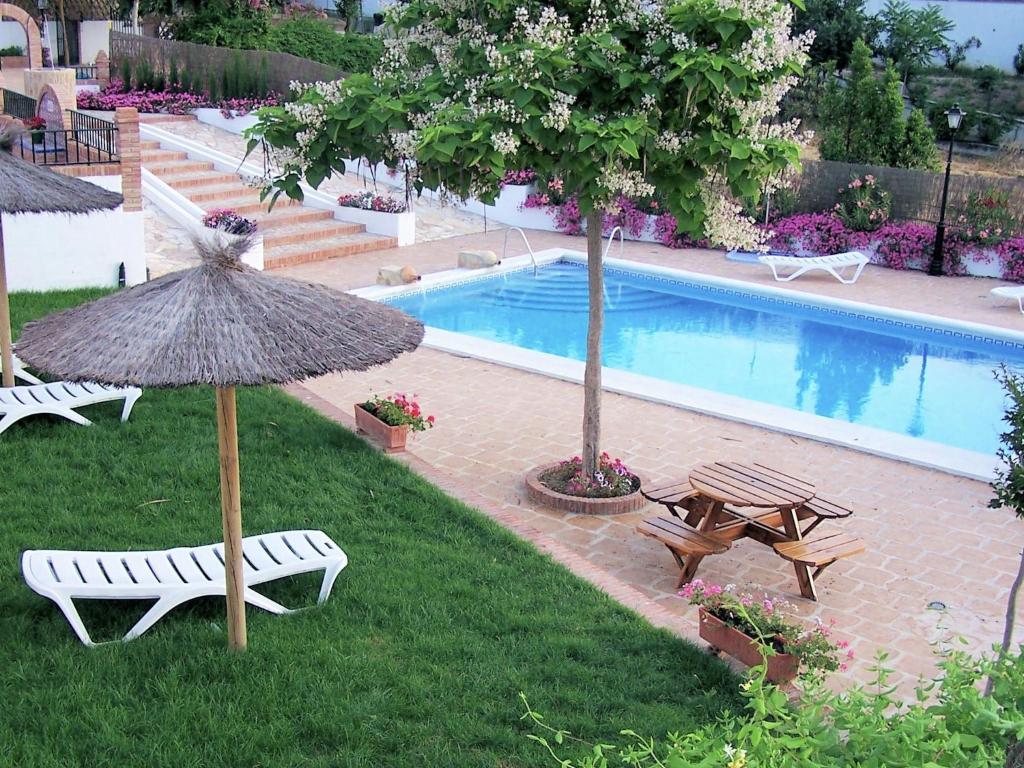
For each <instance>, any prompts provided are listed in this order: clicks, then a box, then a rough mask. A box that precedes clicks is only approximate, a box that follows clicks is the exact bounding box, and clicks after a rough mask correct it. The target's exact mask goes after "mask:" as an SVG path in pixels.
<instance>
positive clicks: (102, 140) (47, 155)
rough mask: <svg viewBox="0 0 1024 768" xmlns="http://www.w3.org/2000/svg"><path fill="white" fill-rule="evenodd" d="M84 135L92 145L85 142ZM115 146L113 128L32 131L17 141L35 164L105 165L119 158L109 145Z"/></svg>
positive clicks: (22, 150) (24, 155)
mask: <svg viewBox="0 0 1024 768" xmlns="http://www.w3.org/2000/svg"><path fill="white" fill-rule="evenodd" d="M83 134H87V135H88V140H89V141H91V142H93V144H92V145H90V144H87V143H85V142H84V141H83V140H82V139H83V138H85V137H84V136H83ZM116 146H117V128H116V127H115V126H114V125H113V124H111V127H110V128H87V129H85V130H84V131H78V130H74V129H62V130H56V131H33V132H31V133H29V134H26V135H25V136H24V137H23V138H22V141H21V156H22V157H23V158H25V159H26V160H28V161H30V162H33V163H35V164H36V165H105V164H107V163H118V162H120V158H119V157H118V156H117V153H116V151H111V150H110V148H112V147H116Z"/></svg>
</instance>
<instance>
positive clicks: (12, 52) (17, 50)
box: [0, 45, 25, 56]
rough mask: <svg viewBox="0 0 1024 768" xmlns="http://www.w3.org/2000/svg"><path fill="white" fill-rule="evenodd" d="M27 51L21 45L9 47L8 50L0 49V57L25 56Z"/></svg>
mask: <svg viewBox="0 0 1024 768" xmlns="http://www.w3.org/2000/svg"><path fill="white" fill-rule="evenodd" d="M24 55H25V49H24V48H22V47H21V46H20V45H8V46H7V47H6V48H0V56H24Z"/></svg>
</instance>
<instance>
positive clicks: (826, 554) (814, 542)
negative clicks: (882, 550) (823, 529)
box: [774, 533, 866, 576]
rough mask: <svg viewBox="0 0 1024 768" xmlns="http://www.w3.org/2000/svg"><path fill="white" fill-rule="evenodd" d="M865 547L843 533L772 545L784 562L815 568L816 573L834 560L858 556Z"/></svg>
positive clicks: (861, 542) (860, 541)
mask: <svg viewBox="0 0 1024 768" xmlns="http://www.w3.org/2000/svg"><path fill="white" fill-rule="evenodd" d="M865 546H866V545H865V544H864V540H863V539H858V538H857V537H856V536H850V535H848V534H845V533H826V534H822V535H821V536H815V537H814V538H811V539H801V540H800V541H782V542H779V543H778V544H775V545H774V547H775V551H776V552H777V553H778V554H779V556H780V557H781V558H783V559H784V560H789V561H790V562H792V563H799V564H800V565H806V566H808V567H811V568H817V569H818V572H821V571H823V570H824V569H825V568H827V567H828V566H830V565H832V563H834V562H835V561H836V560H841V559H842V558H844V557H853V556H854V555H859V554H860V553H861V552H863V551H864V549H865ZM814 575H815V576H817V575H818V574H817V573H815V574H814Z"/></svg>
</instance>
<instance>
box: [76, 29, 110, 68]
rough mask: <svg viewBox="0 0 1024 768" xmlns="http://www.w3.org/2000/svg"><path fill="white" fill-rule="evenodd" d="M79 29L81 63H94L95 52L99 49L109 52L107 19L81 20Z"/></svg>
mask: <svg viewBox="0 0 1024 768" xmlns="http://www.w3.org/2000/svg"><path fill="white" fill-rule="evenodd" d="M79 30H80V32H81V36H80V46H81V48H80V50H81V54H82V63H83V64H95V63H96V54H97V53H99V52H100V51H106V52H107V53H108V54H109V53H110V22H109V21H83V22H82V23H81V24H80V25H79Z"/></svg>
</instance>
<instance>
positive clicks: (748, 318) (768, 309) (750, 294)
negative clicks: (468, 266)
mask: <svg viewBox="0 0 1024 768" xmlns="http://www.w3.org/2000/svg"><path fill="white" fill-rule="evenodd" d="M625 264H626V263H622V262H616V260H609V265H611V266H606V280H605V282H606V292H605V312H606V314H605V332H604V365H605V366H606V367H607V368H608V369H611V370H612V371H623V372H627V373H629V374H634V375H637V376H641V377H649V378H651V379H654V380H660V381H664V382H669V383H673V384H678V385H683V386H685V387H690V388H696V389H699V390H705V391H708V392H709V393H719V394H721V395H725V396H729V397H732V398H742V399H743V400H745V401H753V403H762V404H766V405H768V406H774V407H777V408H784V409H789V411H790V412H791V414H792V416H794V417H795V416H797V415H798V414H796V413H792V412H794V411H795V412H799V413H803V414H810V415H813V416H816V417H821V418H824V419H829V420H833V421H834V422H840V423H846V424H849V425H857V426H859V427H865V428H869V429H871V430H881V431H884V432H886V433H892V434H895V435H899V436H904V437H907V438H912V439H917V440H922V441H929V442H930V443H934V444H939V445H942V446H948V447H951V448H954V449H958V450H960V451H966V452H972V453H976V454H984V455H986V456H989V457H991V456H992V455H993V454H994V453H995V450H996V447H997V445H998V435H999V432H1000V428H1001V416H1002V412H1003V407H1004V403H1003V395H1002V392H1001V389H1000V387H999V385H998V383H997V382H996V381H995V380H994V379H993V377H992V370H993V368H994V367H996V366H997V365H999V364H1000V363H1006V364H1008V365H1009V366H1011V367H1012V368H1015V369H1018V370H1024V335H1022V334H1014V333H1012V332H1008V331H1005V332H1004V331H999V330H998V329H986V330H989V331H992V332H993V333H992V334H991V335H984V334H982V333H980V332H979V330H978V329H979V328H982V327H980V326H970V325H969V324H961V325H959V326H958V325H956V324H951V323H949V322H948V321H940V320H939V319H938V318H931V320H934V321H937V322H936V323H934V324H930V323H929V322H926V320H928V318H927V316H918V317H920V318H924V320H922V321H919V322H915V321H914V320H913V319H912V318H910V317H909V316H907V315H906V313H891V312H890V313H886V312H885V311H884V310H880V312H881V313H873V312H872V310H875V309H878V308H872V307H868V306H866V305H854V304H851V303H850V302H841V301H834V300H828V299H819V298H815V297H810V296H807V295H806V294H799V293H797V292H795V291H788V290H781V289H774V288H772V289H767V288H754V289H752V287H751V286H749V285H746V284H739V283H734V281H727V280H721V279H707V278H705V277H704V276H694V275H686V274H685V273H672V271H669V270H651V269H639V270H638V269H637V268H636V267H635V265H629V268H624V265H625ZM384 298H385V300H387V301H388V302H389V303H392V304H393V305H394V306H397V307H399V308H401V309H403V310H405V311H406V312H409V313H410V314H412V315H414V316H416V317H418V318H420V319H421V320H422V321H423V322H424V324H425V325H427V326H428V327H429V328H434V329H442V330H444V331H449V332H454V333H458V334H464V335H468V336H471V337H474V338H476V339H481V340H486V341H488V342H499V343H501V344H506V345H514V346H515V347H519V348H523V349H527V350H534V351H536V352H540V353H547V354H549V355H555V356H558V357H561V358H568V359H570V360H583V359H584V358H585V355H586V324H587V284H586V265H585V263H584V262H583V261H582V260H581V259H578V258H575V259H574V258H565V257H564V256H563V257H560V258H558V259H557V260H553V261H552V262H551V263H548V264H546V265H543V266H541V268H540V269H539V270H538V272H537V274H536V276H534V274H533V270H532V269H529V268H527V269H522V268H520V269H511V270H509V271H506V272H504V273H500V274H492V275H488V276H486V277H482V278H481V277H479V276H476V277H474V279H470V280H468V281H466V280H465V278H463V281H461V282H459V281H457V280H451V281H449V282H447V283H444V282H442V283H440V284H437V285H436V286H435V287H432V288H431V287H428V289H426V290H406V291H404V292H398V293H397V294H394V295H391V296H386V297H384ZM894 315H896V316H894ZM802 431H803V432H806V430H802Z"/></svg>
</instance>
